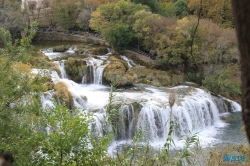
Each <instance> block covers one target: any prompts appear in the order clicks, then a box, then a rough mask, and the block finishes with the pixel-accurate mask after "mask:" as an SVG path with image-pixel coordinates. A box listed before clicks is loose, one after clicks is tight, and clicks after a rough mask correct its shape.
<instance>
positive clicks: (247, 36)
mask: <svg viewBox="0 0 250 166" xmlns="http://www.w3.org/2000/svg"><path fill="white" fill-rule="evenodd" d="M232 5H233V13H234V19H235V28H236V32H237V37H238V43H239V51H240V59H241V60H240V61H241V72H242V89H243V92H242V117H243V120H244V123H245V129H246V133H247V137H248V141H249V142H250V15H249V11H250V1H249V0H232Z"/></svg>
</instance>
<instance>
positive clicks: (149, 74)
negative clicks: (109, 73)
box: [129, 66, 182, 86]
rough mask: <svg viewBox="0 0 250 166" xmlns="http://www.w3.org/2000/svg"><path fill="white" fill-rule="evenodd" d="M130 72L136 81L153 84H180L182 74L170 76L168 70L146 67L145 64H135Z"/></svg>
mask: <svg viewBox="0 0 250 166" xmlns="http://www.w3.org/2000/svg"><path fill="white" fill-rule="evenodd" d="M129 74H130V75H131V76H132V78H133V80H134V82H135V83H143V84H149V85H153V86H172V85H176V84H180V83H181V81H182V79H181V78H182V76H181V75H172V76H169V75H168V73H167V72H166V71H161V70H156V69H150V68H146V67H145V66H135V67H132V68H130V70H129Z"/></svg>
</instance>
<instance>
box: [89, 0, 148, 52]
mask: <svg viewBox="0 0 250 166" xmlns="http://www.w3.org/2000/svg"><path fill="white" fill-rule="evenodd" d="M143 9H144V10H148V7H147V6H143V5H141V4H133V3H131V2H127V1H123V0H122V1H119V2H118V3H107V4H103V5H100V6H99V7H98V8H97V10H96V11H95V12H93V13H92V18H91V19H90V27H91V28H92V29H94V30H95V31H97V32H98V33H101V35H102V36H103V37H104V39H105V40H107V41H108V42H109V44H110V45H111V46H112V47H113V48H114V49H116V50H117V51H119V52H120V51H122V50H123V49H124V47H125V46H126V45H127V44H128V43H129V42H130V41H131V39H132V38H133V37H134V32H133V31H132V26H133V19H132V17H133V15H134V14H135V13H136V12H137V11H140V10H143Z"/></svg>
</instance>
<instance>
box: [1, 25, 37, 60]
mask: <svg viewBox="0 0 250 166" xmlns="http://www.w3.org/2000/svg"><path fill="white" fill-rule="evenodd" d="M36 31H37V23H36V22H33V23H31V25H30V28H25V29H24V30H23V31H22V33H21V36H22V37H21V39H16V40H15V42H13V41H12V37H11V35H10V32H9V31H8V30H6V29H4V28H0V40H2V41H3V44H4V48H3V49H1V50H0V53H1V54H3V55H6V56H10V57H9V58H13V60H14V59H15V60H16V61H22V62H24V63H27V62H28V61H29V60H30V58H31V56H30V54H29V53H28V51H30V48H31V41H32V39H33V38H34V36H35V34H36Z"/></svg>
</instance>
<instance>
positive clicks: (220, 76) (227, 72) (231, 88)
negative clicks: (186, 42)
mask: <svg viewBox="0 0 250 166" xmlns="http://www.w3.org/2000/svg"><path fill="white" fill-rule="evenodd" d="M237 72H239V68H238V67H237V66H230V67H229V66H228V67H225V68H223V69H222V70H221V71H219V72H218V73H215V74H213V75H209V76H207V77H205V79H204V81H203V85H204V86H205V87H206V88H208V90H210V91H212V92H215V93H222V94H224V95H225V96H238V95H240V94H241V88H240V84H239V83H238V82H237V80H236V79H237V78H235V76H237Z"/></svg>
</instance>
